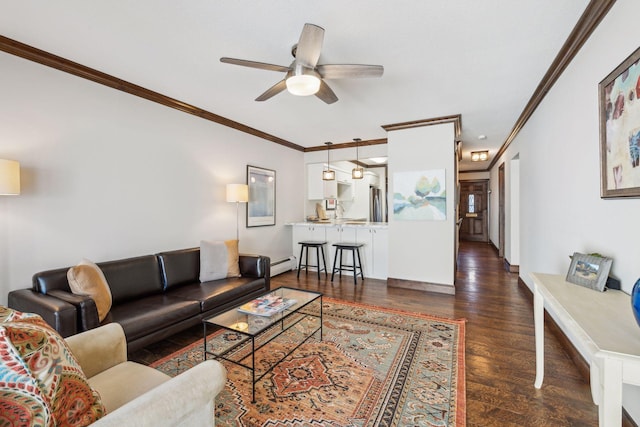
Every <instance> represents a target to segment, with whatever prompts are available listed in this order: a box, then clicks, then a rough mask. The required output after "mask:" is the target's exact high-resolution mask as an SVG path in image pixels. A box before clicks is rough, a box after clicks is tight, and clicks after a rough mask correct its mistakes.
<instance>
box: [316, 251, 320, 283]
mask: <svg viewBox="0 0 640 427" xmlns="http://www.w3.org/2000/svg"><path fill="white" fill-rule="evenodd" d="M316 264H318V265H317V266H316V268H317V269H318V280H320V246H316Z"/></svg>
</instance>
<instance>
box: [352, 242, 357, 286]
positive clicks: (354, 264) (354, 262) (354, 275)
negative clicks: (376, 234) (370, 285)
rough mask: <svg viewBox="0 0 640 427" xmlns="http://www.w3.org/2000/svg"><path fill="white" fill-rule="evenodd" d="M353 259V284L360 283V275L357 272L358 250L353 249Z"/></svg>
mask: <svg viewBox="0 0 640 427" xmlns="http://www.w3.org/2000/svg"><path fill="white" fill-rule="evenodd" d="M351 259H352V260H353V284H354V285H357V284H358V275H357V274H356V272H357V271H358V267H357V265H356V250H355V249H351Z"/></svg>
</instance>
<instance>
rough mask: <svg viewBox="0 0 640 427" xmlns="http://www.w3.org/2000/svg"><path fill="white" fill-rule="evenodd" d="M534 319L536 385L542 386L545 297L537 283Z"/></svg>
mask: <svg viewBox="0 0 640 427" xmlns="http://www.w3.org/2000/svg"><path fill="white" fill-rule="evenodd" d="M533 320H534V327H535V335H536V381H535V383H534V386H535V388H540V387H542V380H543V379H544V297H543V296H542V294H541V293H540V291H539V290H538V286H537V285H536V287H535V289H534V292H533Z"/></svg>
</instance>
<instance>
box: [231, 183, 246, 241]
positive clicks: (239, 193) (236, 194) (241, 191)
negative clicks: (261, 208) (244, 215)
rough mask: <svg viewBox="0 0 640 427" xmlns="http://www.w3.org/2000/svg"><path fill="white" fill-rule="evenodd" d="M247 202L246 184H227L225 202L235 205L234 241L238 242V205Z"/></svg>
mask: <svg viewBox="0 0 640 427" xmlns="http://www.w3.org/2000/svg"><path fill="white" fill-rule="evenodd" d="M248 201H249V186H248V185H246V184H227V202H235V204H236V240H240V225H239V224H240V203H247V202H248Z"/></svg>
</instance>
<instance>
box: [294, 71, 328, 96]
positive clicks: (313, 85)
mask: <svg viewBox="0 0 640 427" xmlns="http://www.w3.org/2000/svg"><path fill="white" fill-rule="evenodd" d="M286 84H287V90H288V91H289V93H290V94H292V95H297V96H309V95H314V94H316V93H317V92H318V90H320V79H319V78H318V77H316V76H314V75H312V74H300V75H293V76H290V77H288V78H287V80H286Z"/></svg>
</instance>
